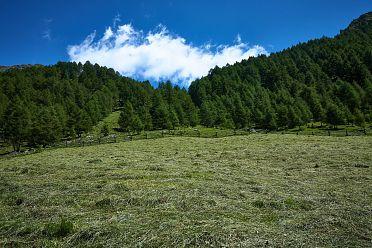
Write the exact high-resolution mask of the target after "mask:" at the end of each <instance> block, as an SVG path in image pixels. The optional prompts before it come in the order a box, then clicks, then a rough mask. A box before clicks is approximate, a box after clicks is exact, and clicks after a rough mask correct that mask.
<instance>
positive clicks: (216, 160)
mask: <svg viewBox="0 0 372 248" xmlns="http://www.w3.org/2000/svg"><path fill="white" fill-rule="evenodd" d="M371 170H372V137H370V136H356V137H320V136H300V135H299V136H297V135H281V134H269V135H263V134H253V135H248V136H234V137H225V138H217V139H211V138H197V137H166V138H163V139H150V140H137V141H132V142H121V143H113V144H104V145H97V146H87V147H72V148H60V149H50V150H45V151H42V152H40V153H35V154H30V155H24V156H16V157H7V158H1V159H0V182H1V183H0V196H1V197H0V247H18V246H20V247H27V246H29V247H160V246H162V247H221V246H225V247H368V246H371V245H372V239H371V237H372V225H371V223H372V171H371Z"/></svg>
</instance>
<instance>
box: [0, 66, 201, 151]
mask: <svg viewBox="0 0 372 248" xmlns="http://www.w3.org/2000/svg"><path fill="white" fill-rule="evenodd" d="M116 109H121V110H123V113H122V114H123V117H122V118H121V128H122V131H130V132H132V131H142V130H154V129H172V128H176V127H179V126H194V125H196V124H197V122H198V118H197V109H196V108H195V105H194V104H193V102H192V100H191V97H190V96H189V94H188V93H187V91H186V90H185V89H181V88H179V87H177V86H175V87H173V86H172V85H171V83H170V82H167V83H161V84H160V85H159V87H158V88H157V89H155V88H154V87H152V86H151V85H150V83H149V82H138V81H135V80H133V79H130V78H127V77H124V76H121V75H120V74H119V73H117V72H115V71H114V70H113V69H109V68H106V67H102V66H99V65H98V64H94V65H93V64H91V63H90V62H89V61H88V62H86V63H85V64H81V63H73V62H68V63H65V62H59V63H57V64H56V65H53V66H40V65H35V66H31V65H30V66H22V67H11V68H7V70H5V71H4V72H0V144H1V143H2V142H6V143H7V144H8V145H10V146H13V148H14V150H15V151H20V150H21V146H28V147H40V146H46V145H49V144H51V143H54V142H58V141H59V140H60V139H61V138H63V139H69V140H71V139H75V138H80V137H81V136H82V135H83V134H84V135H85V134H87V133H89V132H90V131H91V130H92V128H93V127H94V126H95V125H96V124H97V123H98V122H99V121H101V120H102V119H104V118H105V117H106V116H108V115H109V114H110V113H112V111H113V110H116Z"/></svg>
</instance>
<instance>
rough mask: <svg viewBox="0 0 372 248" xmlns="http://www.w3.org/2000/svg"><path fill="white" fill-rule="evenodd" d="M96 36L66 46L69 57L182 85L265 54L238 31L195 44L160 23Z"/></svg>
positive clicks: (115, 30)
mask: <svg viewBox="0 0 372 248" xmlns="http://www.w3.org/2000/svg"><path fill="white" fill-rule="evenodd" d="M113 29H114V30H113ZM96 36H97V35H96V33H95V32H94V33H92V34H90V35H89V36H87V37H86V39H85V40H84V41H83V42H82V43H81V44H78V45H72V46H69V47H68V49H67V50H68V54H69V57H70V60H71V61H76V62H82V63H83V62H85V61H88V60H89V61H90V62H92V63H98V64H100V65H104V66H107V67H111V68H114V69H115V70H117V71H119V72H120V73H121V74H122V75H125V76H128V77H134V78H138V79H148V80H151V81H165V80H171V81H172V82H173V83H178V84H182V85H184V86H188V85H189V84H190V83H191V81H193V80H195V79H197V78H200V77H202V76H205V75H207V74H208V72H209V70H210V69H211V68H214V67H215V66H220V67H221V66H224V65H226V64H227V63H229V64H233V63H235V62H236V61H241V60H242V59H247V58H248V57H251V56H257V55H259V54H267V52H266V50H265V49H264V48H263V47H262V46H258V45H256V46H252V47H249V46H248V45H247V44H246V43H243V42H242V40H241V38H240V35H238V36H237V38H236V39H235V44H233V45H218V46H215V45H211V44H207V45H203V46H195V45H192V44H191V43H187V42H186V40H185V39H184V38H182V37H179V36H176V35H172V34H170V33H169V32H168V30H167V29H166V28H165V27H164V26H158V27H157V28H156V30H154V31H151V32H148V33H144V32H143V31H139V30H135V29H134V28H133V26H132V25H131V24H126V25H121V26H118V27H113V28H112V27H108V28H107V29H106V31H105V32H104V34H103V36H102V37H100V38H96Z"/></svg>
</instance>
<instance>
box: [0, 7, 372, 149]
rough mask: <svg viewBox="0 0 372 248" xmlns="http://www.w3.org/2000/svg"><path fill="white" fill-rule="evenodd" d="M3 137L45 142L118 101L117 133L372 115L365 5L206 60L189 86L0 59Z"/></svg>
mask: <svg viewBox="0 0 372 248" xmlns="http://www.w3.org/2000/svg"><path fill="white" fill-rule="evenodd" d="M1 71H2V72H0V124H1V125H0V132H1V139H2V140H3V141H6V142H7V143H8V144H9V145H12V146H13V148H14V150H16V151H18V150H19V149H20V146H21V144H24V143H27V144H28V145H30V146H45V145H47V144H50V143H53V142H56V141H58V140H60V139H61V138H71V139H73V138H76V137H80V136H81V135H82V134H84V133H86V132H88V131H90V130H91V129H92V127H93V126H94V125H96V124H97V123H98V122H99V121H100V120H102V119H103V118H104V117H106V116H107V115H109V114H110V113H111V112H112V111H113V110H121V114H120V118H119V125H120V127H121V130H122V131H124V132H131V131H136V132H138V131H142V130H156V129H176V128H178V127H185V126H196V125H198V124H201V125H203V126H206V127H222V128H231V129H242V128H250V127H255V128H262V129H268V130H277V129H287V128H293V127H296V126H300V125H302V124H304V123H307V122H311V121H314V122H321V123H324V124H329V125H332V126H334V127H336V126H337V125H339V124H345V123H353V124H355V125H358V126H361V127H363V126H364V125H365V124H366V122H372V13H367V14H365V15H363V16H361V17H360V18H358V19H357V20H355V21H353V22H352V23H351V24H350V26H349V27H348V28H347V29H345V30H342V31H341V32H340V34H339V35H337V36H336V37H334V38H326V37H323V38H320V39H316V40H312V41H309V42H306V43H302V44H298V45H296V46H294V47H291V48H288V49H286V50H284V51H281V52H278V53H274V54H271V55H270V56H265V55H261V56H259V57H256V58H253V57H252V58H249V59H247V60H244V61H242V62H239V63H235V64H234V65H227V66H225V67H223V68H218V67H216V68H214V69H211V71H210V73H209V74H208V75H207V76H205V77H203V78H201V79H199V80H196V81H194V82H192V83H191V85H190V87H189V89H188V90H186V89H184V88H182V89H181V88H180V87H178V86H173V85H172V83H171V82H165V83H160V84H159V86H158V87H157V88H154V87H153V86H152V85H151V84H150V82H138V81H135V80H133V79H130V78H127V77H124V76H121V75H120V74H119V73H117V72H115V71H114V70H113V69H108V68H106V67H101V66H99V65H98V64H91V63H90V62H86V63H85V64H81V63H74V62H59V63H57V64H56V65H52V66H41V65H35V66H25V67H21V68H5V67H4V68H1Z"/></svg>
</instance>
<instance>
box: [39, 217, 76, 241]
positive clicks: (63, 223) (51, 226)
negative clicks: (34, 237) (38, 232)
mask: <svg viewBox="0 0 372 248" xmlns="http://www.w3.org/2000/svg"><path fill="white" fill-rule="evenodd" d="M73 229H74V225H73V224H72V222H70V221H67V220H65V219H64V218H61V219H60V221H59V222H58V223H48V224H46V225H45V227H44V230H43V233H44V234H45V235H47V236H49V237H56V238H59V237H66V236H67V235H68V234H70V233H72V231H73Z"/></svg>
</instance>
